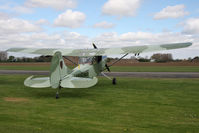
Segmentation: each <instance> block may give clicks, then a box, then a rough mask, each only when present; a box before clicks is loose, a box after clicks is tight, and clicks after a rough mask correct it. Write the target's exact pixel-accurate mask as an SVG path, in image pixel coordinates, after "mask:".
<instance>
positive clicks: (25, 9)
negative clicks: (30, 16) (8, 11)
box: [12, 6, 33, 13]
mask: <svg viewBox="0 0 199 133" xmlns="http://www.w3.org/2000/svg"><path fill="white" fill-rule="evenodd" d="M12 10H13V11H15V12H18V13H33V10H32V9H31V8H28V7H25V6H16V7H13V9H12Z"/></svg>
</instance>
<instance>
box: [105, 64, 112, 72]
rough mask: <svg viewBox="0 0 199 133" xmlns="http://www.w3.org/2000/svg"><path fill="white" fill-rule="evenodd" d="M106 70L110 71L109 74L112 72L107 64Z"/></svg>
mask: <svg viewBox="0 0 199 133" xmlns="http://www.w3.org/2000/svg"><path fill="white" fill-rule="evenodd" d="M105 67H106V69H107V70H108V72H111V70H110V68H109V66H108V65H107V64H105Z"/></svg>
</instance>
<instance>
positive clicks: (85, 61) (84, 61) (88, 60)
mask: <svg viewBox="0 0 199 133" xmlns="http://www.w3.org/2000/svg"><path fill="white" fill-rule="evenodd" d="M78 63H79V64H91V63H92V57H80V58H79V61H78Z"/></svg>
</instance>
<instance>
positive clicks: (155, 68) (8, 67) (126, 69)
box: [0, 65, 199, 72]
mask: <svg viewBox="0 0 199 133" xmlns="http://www.w3.org/2000/svg"><path fill="white" fill-rule="evenodd" d="M69 67H70V68H73V67H72V66H69ZM49 69H50V66H48V65H38V66H37V65H34V66H30V65H16V66H15V65H0V70H49ZM110 69H111V71H112V72H199V66H112V67H111V68H110Z"/></svg>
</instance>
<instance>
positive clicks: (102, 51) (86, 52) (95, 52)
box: [7, 42, 192, 57]
mask: <svg viewBox="0 0 199 133" xmlns="http://www.w3.org/2000/svg"><path fill="white" fill-rule="evenodd" d="M191 45H192V43H191V42H186V43H171V44H161V45H142V46H129V47H121V48H99V49H63V48H62V49H46V48H43V49H33V48H11V49H8V50H7V51H8V52H20V53H28V54H40V55H53V54H54V53H55V52H57V51H60V52H61V53H62V55H63V56H79V57H81V56H85V57H86V56H101V55H119V54H126V53H132V54H137V53H144V52H155V51H163V50H171V49H179V48H185V47H188V46H191Z"/></svg>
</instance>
